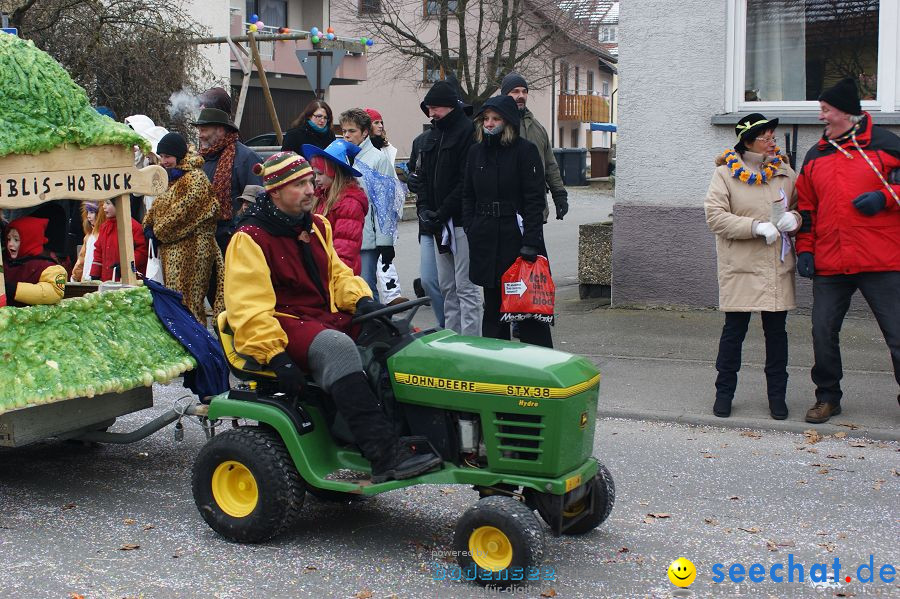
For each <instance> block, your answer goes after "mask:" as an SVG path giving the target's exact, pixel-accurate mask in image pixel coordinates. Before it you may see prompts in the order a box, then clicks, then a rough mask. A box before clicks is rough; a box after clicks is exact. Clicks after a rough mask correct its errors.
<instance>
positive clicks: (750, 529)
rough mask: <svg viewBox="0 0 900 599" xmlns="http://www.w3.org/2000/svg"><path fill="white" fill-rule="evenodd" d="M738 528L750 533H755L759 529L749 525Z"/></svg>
mask: <svg viewBox="0 0 900 599" xmlns="http://www.w3.org/2000/svg"><path fill="white" fill-rule="evenodd" d="M738 530H743V531H744V532H749V533H750V534H752V535H755V534H756V533H758V532H759V530H760V529H759V528H757V527H756V526H751V527H750V528H743V527H741V526H739V527H738Z"/></svg>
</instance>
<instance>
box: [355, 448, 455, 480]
mask: <svg viewBox="0 0 900 599" xmlns="http://www.w3.org/2000/svg"><path fill="white" fill-rule="evenodd" d="M441 462H442V460H441V457H440V456H438V455H435V454H434V452H433V451H432V450H431V446H430V445H429V444H428V440H427V439H426V438H425V437H400V439H398V440H397V443H396V445H395V446H394V451H392V452H389V453H388V454H387V455H385V456H383V457H382V458H381V459H380V460H378V461H377V462H372V482H373V483H381V482H384V481H387V480H392V479H393V480H403V479H406V478H412V477H414V476H418V475H420V474H425V473H426V472H428V471H429V470H432V469H433V468H435V467H437V466H440V465H441Z"/></svg>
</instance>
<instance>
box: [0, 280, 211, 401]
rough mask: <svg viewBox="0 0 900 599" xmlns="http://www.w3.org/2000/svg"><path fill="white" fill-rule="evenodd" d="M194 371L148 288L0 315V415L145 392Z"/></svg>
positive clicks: (1, 311)
mask: <svg viewBox="0 0 900 599" xmlns="http://www.w3.org/2000/svg"><path fill="white" fill-rule="evenodd" d="M195 366H196V362H195V361H194V359H193V357H191V355H190V354H189V353H188V351H187V350H186V349H184V347H183V346H182V345H181V343H179V342H178V341H177V340H176V339H175V338H174V337H172V335H170V334H169V332H168V331H167V330H166V329H165V328H164V327H163V325H162V323H161V322H160V321H159V318H157V316H156V313H155V312H154V311H153V307H152V300H151V297H150V291H149V290H148V289H147V288H146V287H135V288H130V289H123V290H119V291H110V292H106V293H89V294H87V295H85V296H84V297H79V298H71V299H65V300H63V301H61V302H60V303H59V304H56V305H52V306H29V307H27V308H12V307H4V308H0V413H3V412H5V411H8V410H12V409H16V408H22V407H25V406H28V405H33V404H44V403H50V402H54V401H60V400H64V399H71V398H74V397H93V396H95V395H101V394H103V393H111V392H117V393H121V392H123V391H127V390H128V389H134V388H136V387H140V386H142V385H143V386H147V387H149V386H151V385H152V384H153V382H154V381H156V382H159V383H164V382H167V381H169V380H171V379H173V378H175V377H177V376H179V375H180V374H181V373H183V372H185V371H187V370H190V369H192V368H194V367H195Z"/></svg>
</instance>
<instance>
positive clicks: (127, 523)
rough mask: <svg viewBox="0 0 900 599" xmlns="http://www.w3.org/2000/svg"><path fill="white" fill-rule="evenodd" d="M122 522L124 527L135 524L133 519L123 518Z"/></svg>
mask: <svg viewBox="0 0 900 599" xmlns="http://www.w3.org/2000/svg"><path fill="white" fill-rule="evenodd" d="M122 522H123V523H124V524H125V525H126V526H131V525H132V524H135V523H136V522H135V520H134V518H125V520H123V521H122Z"/></svg>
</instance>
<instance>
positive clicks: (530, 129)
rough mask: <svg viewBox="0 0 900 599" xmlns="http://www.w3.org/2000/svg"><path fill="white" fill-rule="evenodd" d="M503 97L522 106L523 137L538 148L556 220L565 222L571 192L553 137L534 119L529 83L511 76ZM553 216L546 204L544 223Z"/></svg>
mask: <svg viewBox="0 0 900 599" xmlns="http://www.w3.org/2000/svg"><path fill="white" fill-rule="evenodd" d="M500 94H501V95H504V96H511V97H512V99H513V100H515V101H516V105H518V107H519V112H520V114H521V120H520V124H519V135H520V136H521V137H523V138H525V139H527V140H528V141H530V142H531V143H533V144H534V145H536V146H537V149H538V154H540V156H541V164H543V165H544V183H545V185H546V189H549V190H550V196H551V197H552V198H553V203H554V204H555V205H556V220H562V219H563V217H564V216H565V215H566V213H567V212H568V211H569V193H568V192H567V191H566V188H565V186H564V185H563V181H562V177H561V176H560V175H559V165H558V164H557V163H556V156H554V155H553V148H552V147H550V137H549V136H548V135H547V130H546V129H544V127H543V125H541V124H540V123H539V122H538V120H537V119H536V118H534V115H533V114H532V113H531V111H530V110H528V107H527V106H526V104H527V102H528V82H527V81H525V78H524V77H522V76H521V75H519V74H518V73H510V74H509V75H507V76H506V77H504V78H503V81H502V82H501V83H500ZM545 203H546V199H545ZM549 214H550V210H549V208H548V207H547V206H546V205H545V206H544V222H547V216H548V215H549Z"/></svg>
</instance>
